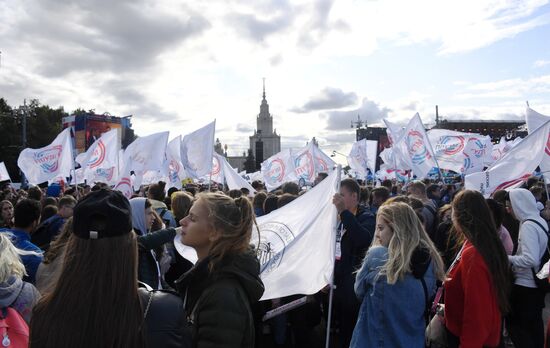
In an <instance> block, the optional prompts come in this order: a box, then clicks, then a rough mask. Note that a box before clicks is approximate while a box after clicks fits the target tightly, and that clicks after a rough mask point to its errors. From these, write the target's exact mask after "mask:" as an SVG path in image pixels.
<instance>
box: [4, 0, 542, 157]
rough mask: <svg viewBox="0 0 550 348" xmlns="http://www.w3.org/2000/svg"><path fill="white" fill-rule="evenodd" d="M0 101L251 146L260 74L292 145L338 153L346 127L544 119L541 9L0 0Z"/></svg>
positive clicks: (503, 0) (532, 0)
mask: <svg viewBox="0 0 550 348" xmlns="http://www.w3.org/2000/svg"><path fill="white" fill-rule="evenodd" d="M0 51H2V55H1V57H2V60H1V66H0V97H4V98H6V99H7V100H8V103H9V104H10V105H13V106H16V105H19V104H21V103H22V102H23V99H24V98H27V99H29V98H38V99H39V100H40V101H41V102H42V103H45V104H49V105H50V106H53V107H57V106H64V107H65V110H68V111H71V110H74V109H75V108H77V107H81V108H85V109H95V110H96V111H97V112H101V113H102V112H109V113H111V114H112V115H118V116H124V115H129V114H132V115H134V117H133V126H134V129H135V130H136V131H137V133H138V134H139V135H147V134H151V133H154V132H157V131H163V130H167V129H168V130H170V131H171V137H173V136H175V135H178V134H185V133H188V132H190V131H192V130H194V129H196V128H198V127H200V126H202V125H204V124H206V123H208V122H209V121H211V120H212V119H214V118H216V119H217V135H216V136H217V137H218V138H220V140H221V141H222V143H224V144H225V143H227V144H228V146H229V153H230V154H237V153H242V151H244V150H245V149H246V148H247V147H248V138H247V137H248V136H249V135H251V132H252V131H253V128H254V127H255V117H256V115H257V114H258V112H259V105H260V101H261V93H262V92H261V88H262V78H263V77H265V78H266V79H267V80H266V81H267V82H266V86H267V99H268V102H269V104H270V109H271V113H272V114H273V115H274V117H275V128H276V129H277V131H278V133H280V134H282V145H283V148H285V147H295V146H302V145H303V144H305V142H306V141H307V140H308V139H310V138H311V137H313V136H316V137H317V138H318V139H319V143H320V145H321V147H322V148H323V149H324V150H326V151H327V152H328V151H330V150H333V149H334V150H338V151H341V152H347V151H348V150H349V148H350V146H351V143H352V142H353V140H354V132H353V130H352V129H351V128H350V121H351V120H352V119H356V118H357V115H358V114H359V115H360V116H361V118H362V119H364V120H367V121H368V122H369V125H375V124H380V122H381V119H382V118H384V117H388V118H390V119H391V120H393V121H396V122H403V121H405V120H406V119H408V118H410V117H411V116H412V115H413V114H414V113H415V112H419V113H420V115H421V117H422V119H423V121H424V123H426V124H430V123H433V122H434V117H435V105H436V104H438V105H439V110H440V114H441V115H443V116H444V117H445V118H448V119H464V118H473V119H491V120H496V119H514V118H522V117H523V114H524V111H525V101H526V100H529V102H530V105H531V106H532V107H533V108H534V109H535V110H537V111H539V112H542V113H546V114H550V4H548V1H547V0H523V1H522V0H516V1H513V0H499V1H482V0H472V1H470V0H462V1H443V0H432V1H409V0H402V1H398V0H363V1H359V0H334V1H332V0H320V1H285V0H271V1H239V0H219V1H218V0H209V1H181V2H180V3H179V4H178V3H177V2H176V1H172V0H154V1H153V0H151V1H147V0H132V1H122V0H118V1H110V0H109V1H108V0H82V1H76V0H75V1H71V0H65V1H59V0H0Z"/></svg>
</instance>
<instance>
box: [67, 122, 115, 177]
mask: <svg viewBox="0 0 550 348" xmlns="http://www.w3.org/2000/svg"><path fill="white" fill-rule="evenodd" d="M119 151H120V143H119V140H118V130H117V129H113V130H110V131H108V132H106V133H103V134H102V135H101V137H100V138H99V139H97V140H96V141H95V142H94V143H93V144H92V146H90V148H88V151H86V152H83V153H81V154H80V155H78V156H76V162H78V163H79V164H80V165H81V166H82V168H81V169H82V172H81V173H80V175H82V179H86V180H87V181H89V182H92V183H95V182H104V183H107V184H114V183H115V182H116V180H117V179H118V178H117V176H118V170H117V167H118V153H119ZM77 178H79V176H78V175H77Z"/></svg>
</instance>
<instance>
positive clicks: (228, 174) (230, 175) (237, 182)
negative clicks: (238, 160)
mask: <svg viewBox="0 0 550 348" xmlns="http://www.w3.org/2000/svg"><path fill="white" fill-rule="evenodd" d="M216 155H217V156H219V157H221V158H219V160H220V163H221V165H222V167H223V175H224V177H225V182H226V183H227V187H229V189H230V190H240V189H242V188H246V189H248V191H249V192H250V193H249V194H248V195H249V196H250V197H254V193H255V192H256V190H254V188H253V187H252V186H250V184H249V183H248V181H246V180H245V179H244V178H243V177H242V176H240V175H239V173H237V171H236V170H235V169H234V168H233V167H231V165H230V164H229V162H227V159H226V158H225V157H224V156H220V155H218V154H216Z"/></svg>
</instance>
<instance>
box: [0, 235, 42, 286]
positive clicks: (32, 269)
mask: <svg viewBox="0 0 550 348" xmlns="http://www.w3.org/2000/svg"><path fill="white" fill-rule="evenodd" d="M0 233H11V235H12V236H13V238H11V241H12V243H13V245H15V247H16V248H18V249H21V250H27V251H35V252H37V253H40V254H42V250H40V248H38V247H37V246H36V245H34V244H32V243H31V238H30V236H29V234H28V233H27V232H25V231H22V230H19V229H16V228H14V229H11V230H3V231H0ZM21 260H22V261H23V264H24V265H25V270H26V271H27V274H28V275H27V276H25V277H24V278H23V281H26V282H29V283H32V284H34V283H35V280H36V271H37V270H38V266H40V263H41V262H42V255H21Z"/></svg>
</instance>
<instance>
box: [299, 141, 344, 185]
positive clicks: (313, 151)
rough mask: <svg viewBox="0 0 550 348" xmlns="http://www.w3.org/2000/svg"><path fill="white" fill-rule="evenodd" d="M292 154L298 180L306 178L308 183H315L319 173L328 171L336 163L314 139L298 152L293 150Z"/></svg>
mask: <svg viewBox="0 0 550 348" xmlns="http://www.w3.org/2000/svg"><path fill="white" fill-rule="evenodd" d="M292 155H293V157H294V167H295V172H296V176H297V177H298V180H304V181H305V182H306V184H311V183H313V181H314V180H315V177H316V176H317V174H319V173H321V172H324V173H328V172H330V171H331V170H333V169H334V166H335V165H336V163H335V162H334V161H333V160H332V159H331V158H330V157H329V156H327V155H326V154H325V153H324V152H323V151H321V149H319V147H317V146H316V145H315V144H314V142H313V141H311V142H309V144H308V145H307V146H305V147H303V148H301V149H300V150H298V151H296V152H294V151H292Z"/></svg>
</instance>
